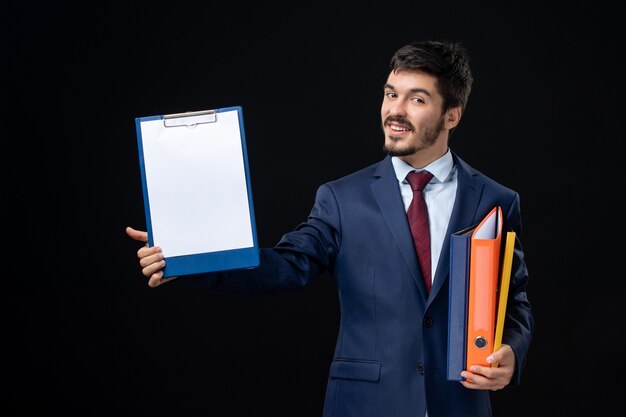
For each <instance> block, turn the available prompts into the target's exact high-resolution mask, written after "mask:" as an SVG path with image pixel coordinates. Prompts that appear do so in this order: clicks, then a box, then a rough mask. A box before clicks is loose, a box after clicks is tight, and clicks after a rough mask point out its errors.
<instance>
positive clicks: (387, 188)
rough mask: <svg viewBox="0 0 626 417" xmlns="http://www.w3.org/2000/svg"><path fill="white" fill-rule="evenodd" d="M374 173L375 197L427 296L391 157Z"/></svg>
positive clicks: (408, 264) (416, 279)
mask: <svg viewBox="0 0 626 417" xmlns="http://www.w3.org/2000/svg"><path fill="white" fill-rule="evenodd" d="M374 175H375V177H376V179H375V180H374V181H373V182H372V185H371V187H372V192H373V193H374V197H375V198H376V201H377V202H378V205H379V207H380V211H381V213H382V214H383V217H384V219H385V221H386V222H387V225H388V226H389V229H391V233H392V235H393V237H394V239H395V240H396V242H397V243H398V248H400V252H401V253H402V257H403V258H404V260H405V262H406V265H407V267H408V268H409V270H410V271H411V276H412V277H413V280H414V281H415V284H416V285H417V287H418V288H419V290H420V291H421V292H422V294H423V295H424V297H425V298H426V288H425V287H424V283H423V282H422V273H421V272H420V270H419V267H418V264H417V257H416V256H415V250H414V249H413V239H412V237H411V231H410V229H409V223H408V220H407V218H406V212H405V210H404V204H403V203H402V195H401V194H400V187H399V186H398V178H397V177H396V172H395V170H394V169H393V165H392V163H391V157H389V156H387V157H386V158H385V159H384V160H383V161H381V163H380V164H379V165H378V168H377V170H376V172H375V174H374Z"/></svg>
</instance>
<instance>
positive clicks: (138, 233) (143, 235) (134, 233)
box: [126, 226, 148, 243]
mask: <svg viewBox="0 0 626 417" xmlns="http://www.w3.org/2000/svg"><path fill="white" fill-rule="evenodd" d="M126 234H127V235H128V236H130V237H131V238H132V239H135V240H138V241H140V242H144V243H147V242H148V232H144V231H143V230H135V229H133V228H132V227H130V226H128V227H126Z"/></svg>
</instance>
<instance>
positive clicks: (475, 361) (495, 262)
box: [447, 206, 515, 381]
mask: <svg viewBox="0 0 626 417" xmlns="http://www.w3.org/2000/svg"><path fill="white" fill-rule="evenodd" d="M514 246H515V232H507V234H506V239H505V241H504V248H503V247H502V209H501V208H500V207H498V206H496V207H494V208H493V209H492V210H491V211H490V212H489V213H488V214H487V215H486V216H485V217H484V218H483V219H482V220H481V221H480V222H479V223H478V224H476V225H474V226H472V227H469V228H467V229H464V230H460V231H458V232H456V233H454V234H452V236H451V237H450V282H449V285H450V288H449V290H450V291H449V296H450V304H449V312H448V313H449V314H448V363H447V378H448V380H450V381H461V380H463V377H461V375H460V373H461V371H464V370H466V369H469V368H470V366H472V365H482V366H494V367H496V366H497V364H489V363H488V362H487V356H489V355H490V354H491V353H493V352H494V351H495V350H497V349H499V348H500V346H501V343H502V333H503V329H504V319H505V316H506V301H507V298H508V289H509V282H510V277H511V266H512V262H513V249H514Z"/></svg>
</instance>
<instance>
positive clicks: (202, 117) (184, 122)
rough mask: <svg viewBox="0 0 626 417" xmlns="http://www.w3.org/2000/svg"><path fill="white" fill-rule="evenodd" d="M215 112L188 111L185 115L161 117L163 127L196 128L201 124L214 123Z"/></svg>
mask: <svg viewBox="0 0 626 417" xmlns="http://www.w3.org/2000/svg"><path fill="white" fill-rule="evenodd" d="M216 121H217V112H216V111H215V110H201V111H189V112H185V113H173V114H166V115H164V116H163V126H165V127H179V126H185V127H191V128H193V127H196V125H198V124H201V123H215V122H216Z"/></svg>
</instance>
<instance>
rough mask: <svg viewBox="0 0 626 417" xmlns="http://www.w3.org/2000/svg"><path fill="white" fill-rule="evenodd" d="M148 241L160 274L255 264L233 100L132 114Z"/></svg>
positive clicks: (242, 141)
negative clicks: (159, 256)
mask: <svg viewBox="0 0 626 417" xmlns="http://www.w3.org/2000/svg"><path fill="white" fill-rule="evenodd" d="M135 125H136V131H137V143H138V147H139V163H140V168H141V181H142V188H143V199H144V209H145V216H146V230H147V232H148V244H149V245H150V246H160V247H161V248H162V250H163V254H164V256H165V262H166V266H165V269H164V271H163V272H164V277H172V276H181V275H189V274H196V273H203V272H213V271H223V270H229V269H240V268H253V267H256V266H258V265H259V248H258V241H257V234H256V223H255V217H254V204H253V201H252V189H251V183H250V172H249V167H248V153H247V149H246V135H245V130H244V123H243V110H242V108H241V107H240V106H233V107H225V108H218V109H211V110H203V111H195V112H185V113H175V114H167V115H157V116H147V117H137V118H136V119H135Z"/></svg>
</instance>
